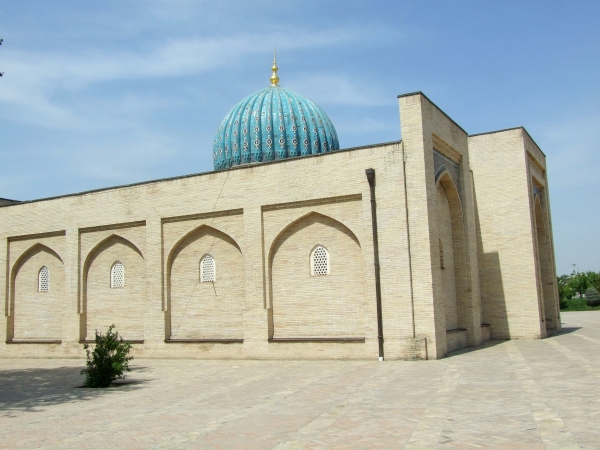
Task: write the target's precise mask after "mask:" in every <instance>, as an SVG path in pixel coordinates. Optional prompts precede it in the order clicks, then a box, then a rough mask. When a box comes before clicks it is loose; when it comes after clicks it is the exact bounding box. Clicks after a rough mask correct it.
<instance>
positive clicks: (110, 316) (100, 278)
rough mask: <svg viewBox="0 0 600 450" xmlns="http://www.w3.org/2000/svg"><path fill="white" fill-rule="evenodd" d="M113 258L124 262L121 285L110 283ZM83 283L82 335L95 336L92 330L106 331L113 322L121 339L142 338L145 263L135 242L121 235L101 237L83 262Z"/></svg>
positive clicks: (144, 304) (87, 337) (144, 302)
mask: <svg viewBox="0 0 600 450" xmlns="http://www.w3.org/2000/svg"><path fill="white" fill-rule="evenodd" d="M116 262H120V263H121V264H123V266H124V271H125V283H124V286H123V287H122V288H113V287H111V269H112V267H113V265H114V263H116ZM83 283H84V285H83V289H84V291H83V294H84V296H83V313H84V316H85V323H86V327H85V329H84V330H82V337H83V336H85V338H86V339H94V334H95V330H98V331H100V332H105V331H106V330H107V329H108V327H109V326H110V325H113V324H114V325H115V327H116V329H117V330H118V331H119V334H120V335H121V336H123V338H124V339H128V340H136V339H138V340H142V339H144V318H145V317H144V316H145V306H146V263H145V261H144V257H143V255H142V253H141V251H140V250H139V249H138V248H137V247H136V246H135V245H133V244H132V243H131V242H130V241H128V240H126V239H124V238H122V237H120V236H112V237H109V238H108V239H106V240H104V241H102V242H101V243H100V244H99V245H98V246H97V247H96V248H95V249H94V250H92V252H91V253H90V255H89V256H88V258H87V259H86V261H85V263H84V267H83ZM84 333H85V334H84Z"/></svg>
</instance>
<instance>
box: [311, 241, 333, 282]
mask: <svg viewBox="0 0 600 450" xmlns="http://www.w3.org/2000/svg"><path fill="white" fill-rule="evenodd" d="M310 274H311V275H312V276H318V275H329V252H328V251H327V249H326V248H325V247H323V246H322V245H317V246H316V247H315V248H314V249H313V251H312V253H311V255H310Z"/></svg>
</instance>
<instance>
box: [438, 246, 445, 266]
mask: <svg viewBox="0 0 600 450" xmlns="http://www.w3.org/2000/svg"><path fill="white" fill-rule="evenodd" d="M439 241H440V269H445V268H446V267H445V266H444V247H443V246H442V240H441V239H440V240H439Z"/></svg>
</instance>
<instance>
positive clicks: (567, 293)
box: [556, 275, 575, 308]
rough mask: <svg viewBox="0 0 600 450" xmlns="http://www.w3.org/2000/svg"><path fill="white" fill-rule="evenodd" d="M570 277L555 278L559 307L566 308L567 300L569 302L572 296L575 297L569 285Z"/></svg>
mask: <svg viewBox="0 0 600 450" xmlns="http://www.w3.org/2000/svg"><path fill="white" fill-rule="evenodd" d="M570 279H571V277H569V275H561V276H560V277H557V278H556V281H557V284H558V299H559V301H560V307H561V308H566V306H567V300H569V299H570V298H571V297H573V295H575V291H574V290H573V288H572V287H571V286H570V285H569V281H570Z"/></svg>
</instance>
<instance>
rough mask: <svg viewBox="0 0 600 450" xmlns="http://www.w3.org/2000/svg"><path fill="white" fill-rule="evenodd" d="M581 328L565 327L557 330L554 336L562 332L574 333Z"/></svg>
mask: <svg viewBox="0 0 600 450" xmlns="http://www.w3.org/2000/svg"><path fill="white" fill-rule="evenodd" d="M577 330H581V327H563V328H562V329H561V330H560V331H558V332H556V333H555V334H554V336H559V335H561V334H568V333H573V332H574V331H577Z"/></svg>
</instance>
